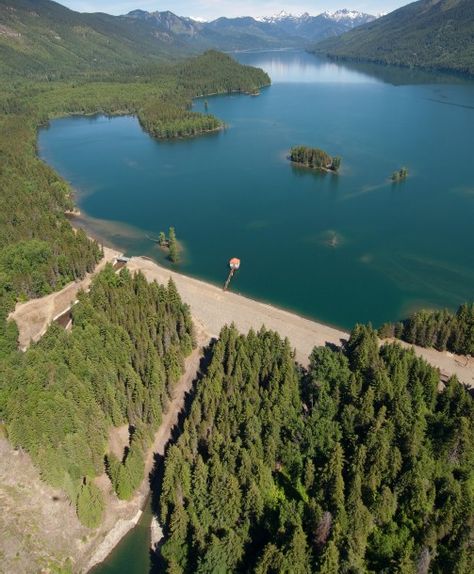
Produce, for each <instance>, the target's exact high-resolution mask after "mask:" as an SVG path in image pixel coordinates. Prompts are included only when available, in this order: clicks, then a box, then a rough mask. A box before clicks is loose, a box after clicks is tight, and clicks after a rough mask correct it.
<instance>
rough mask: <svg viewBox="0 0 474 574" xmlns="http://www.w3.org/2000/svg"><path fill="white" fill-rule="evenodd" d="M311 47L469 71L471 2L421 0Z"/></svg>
mask: <svg viewBox="0 0 474 574" xmlns="http://www.w3.org/2000/svg"><path fill="white" fill-rule="evenodd" d="M313 51H315V52H318V53H325V54H327V55H329V56H331V57H335V58H341V59H352V60H367V61H372V62H381V63H385V64H395V65H401V66H410V67H422V68H432V69H438V70H446V71H454V72H460V73H465V74H470V75H474V2H473V1H472V0H420V1H419V2H414V3H413V4H409V5H408V6H404V7H403V8H400V9H399V10H395V12H392V13H391V14H388V15H387V16H385V17H383V18H380V19H379V20H376V21H374V22H371V23H369V24H366V25H364V26H360V27H359V28H356V29H354V30H352V31H351V32H348V33H347V34H344V35H342V36H340V37H338V38H331V39H329V40H325V41H323V42H320V43H318V44H317V45H316V47H315V48H314V49H313Z"/></svg>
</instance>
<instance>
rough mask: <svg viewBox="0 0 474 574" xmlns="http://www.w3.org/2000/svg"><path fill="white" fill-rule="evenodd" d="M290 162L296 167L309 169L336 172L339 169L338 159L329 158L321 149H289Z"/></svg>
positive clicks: (301, 147) (304, 147)
mask: <svg viewBox="0 0 474 574" xmlns="http://www.w3.org/2000/svg"><path fill="white" fill-rule="evenodd" d="M290 160H291V161H292V162H293V163H295V164H296V165H301V166H303V167H309V168H311V169H319V170H329V171H334V172H337V171H338V170H339V168H340V167H341V158H340V157H331V156H330V155H329V154H328V153H327V152H325V151H324V150H322V149H319V148H314V147H308V146H303V145H300V146H295V147H292V148H291V150H290Z"/></svg>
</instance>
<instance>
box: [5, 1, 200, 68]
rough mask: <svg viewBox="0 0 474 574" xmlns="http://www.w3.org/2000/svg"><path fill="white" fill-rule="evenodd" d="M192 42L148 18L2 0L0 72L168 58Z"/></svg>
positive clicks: (126, 64) (117, 64)
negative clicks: (172, 34)
mask: <svg viewBox="0 0 474 574" xmlns="http://www.w3.org/2000/svg"><path fill="white" fill-rule="evenodd" d="M185 51H188V52H189V48H188V49H185V47H184V45H183V44H182V43H180V42H179V41H177V40H175V39H171V38H170V37H169V35H166V34H160V32H159V31H157V30H156V28H155V27H154V26H153V25H152V24H150V23H149V22H147V21H141V20H133V19H131V18H125V17H116V16H109V15H107V14H80V13H78V12H74V11H72V10H69V9H68V8H65V7H64V6H61V5H60V4H57V3H56V2H52V1H50V0H0V72H3V73H17V72H18V70H22V72H23V74H25V75H30V76H32V75H38V74H44V75H47V76H48V77H51V76H54V77H60V76H61V75H65V74H70V73H81V72H88V73H89V72H91V71H92V72H93V71H104V70H107V69H117V68H122V69H123V68H128V67H131V66H136V65H139V64H142V63H147V62H156V61H159V62H161V61H163V60H165V59H166V60H169V59H170V57H173V56H176V55H179V54H180V53H183V52H185Z"/></svg>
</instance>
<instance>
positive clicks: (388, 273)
mask: <svg viewBox="0 0 474 574" xmlns="http://www.w3.org/2000/svg"><path fill="white" fill-rule="evenodd" d="M238 58H239V60H240V61H242V62H243V63H248V64H252V65H256V66H260V67H262V68H264V69H265V70H267V71H268V72H269V74H270V75H271V77H272V80H273V85H272V86H271V87H269V88H266V89H264V90H262V93H261V95H260V96H259V97H249V96H243V95H242V96H238V95H231V96H218V97H212V98H208V102H209V112H210V113H213V114H215V115H217V116H218V117H220V118H222V119H223V120H224V121H225V122H226V124H227V129H226V130H225V131H223V132H222V133H219V134H215V135H209V136H205V137H201V138H198V139H192V140H183V141H175V142H157V141H154V140H153V139H151V138H150V137H149V136H148V135H147V134H146V133H144V132H143V131H142V130H141V128H140V126H139V124H138V122H137V120H136V119H135V118H132V117H119V118H112V119H109V118H106V117H102V116H98V117H94V118H91V117H88V118H81V117H73V118H66V119H59V120H55V121H53V122H52V123H51V125H50V126H49V127H48V128H47V129H43V130H42V131H41V132H40V134H39V151H40V155H41V157H42V158H44V160H45V161H47V162H48V163H49V164H50V165H52V166H53V167H54V168H55V169H56V170H57V171H58V172H59V173H60V174H61V175H62V176H63V177H65V178H66V179H67V180H68V181H70V182H71V184H72V185H73V187H74V188H75V189H76V201H77V204H78V206H79V208H80V209H81V211H82V212H83V214H85V216H84V218H83V220H82V224H83V225H84V226H85V227H86V229H88V230H89V231H90V232H91V233H93V234H95V235H96V236H98V237H101V238H103V239H104V240H106V241H107V242H110V243H112V244H114V245H116V246H118V247H120V248H122V249H123V250H124V251H126V253H127V254H129V255H133V254H145V255H148V256H150V257H154V258H156V259H157V260H158V261H159V262H160V263H162V264H164V265H169V264H168V263H167V262H166V259H165V258H164V255H163V254H162V253H161V252H160V250H159V249H157V248H156V247H155V245H154V244H153V242H152V241H150V240H149V239H148V238H147V236H152V237H156V236H157V235H158V233H159V232H160V231H161V230H166V229H167V228H168V227H169V226H171V225H172V226H175V227H176V230H177V233H178V237H179V239H180V240H181V241H182V243H183V246H184V248H185V251H184V258H183V261H182V263H181V264H180V265H179V266H178V269H179V270H180V271H182V272H183V273H186V274H189V275H194V276H197V277H199V278H202V279H205V280H208V281H211V282H213V283H216V284H222V283H223V282H224V280H225V278H226V276H227V262H228V260H229V258H230V257H233V256H237V257H240V258H241V260H242V267H241V270H240V271H239V273H238V275H237V276H236V278H235V279H234V281H233V283H232V289H234V290H237V291H240V292H242V293H243V294H247V295H250V296H252V297H256V298H259V299H263V300H266V301H269V302H272V303H275V304H277V305H280V306H283V307H287V308H289V309H293V310H295V311H297V312H299V313H301V314H304V315H307V316H310V317H313V318H315V319H318V320H321V321H324V322H327V323H331V324H335V325H338V326H341V327H344V328H350V327H351V326H352V325H353V324H354V323H355V322H366V321H372V322H373V323H374V324H376V325H379V324H380V323H382V322H384V321H387V320H396V319H399V318H402V317H405V316H406V315H407V314H408V313H410V312H411V311H413V310H414V309H418V308H420V307H423V306H429V307H444V306H447V307H449V308H452V309H454V308H455V307H456V306H457V305H459V304H460V303H462V302H464V301H466V300H472V298H473V287H474V237H473V216H474V176H473V171H472V162H473V160H474V157H473V151H474V135H473V134H474V83H472V82H467V81H462V80H459V79H456V78H452V77H448V76H442V75H438V76H437V75H433V74H428V73H421V72H413V71H409V70H401V69H393V68H387V67H377V66H369V65H359V66H348V65H342V64H334V63H330V62H327V61H325V60H321V59H318V58H316V57H315V56H312V55H309V54H305V53H298V52H272V53H247V54H239V55H238ZM194 109H195V110H199V111H204V102H203V100H197V101H196V102H195V103H194ZM297 144H305V145H310V146H315V147H321V148H323V149H325V150H326V151H328V152H329V153H330V154H331V155H340V156H341V157H342V158H343V163H342V170H341V173H340V174H339V175H337V176H336V175H332V174H318V173H314V172H310V171H308V170H301V169H297V168H294V167H292V165H291V164H290V163H289V161H288V159H287V154H288V151H289V148H290V147H291V146H293V145H297ZM402 166H407V167H408V169H409V173H410V175H409V178H408V179H407V180H406V181H404V182H402V183H400V184H397V185H394V184H392V183H391V181H390V175H391V173H392V172H393V171H394V170H396V169H398V168H400V167H402ZM149 520H150V515H149V512H148V513H147V514H146V515H145V516H144V517H143V519H142V521H141V522H140V525H139V526H138V527H137V528H135V529H134V530H132V531H131V532H130V533H129V535H128V536H127V537H125V539H124V540H123V541H122V542H121V544H119V546H118V547H117V549H116V550H115V551H114V552H113V553H112V555H111V556H110V557H109V559H108V560H107V561H106V562H105V563H104V564H103V565H102V566H100V567H99V568H97V569H96V570H94V572H95V573H96V574H121V573H125V572H127V573H133V574H145V573H147V572H148V571H149V568H150V562H149V551H148V546H149V531H148V524H149Z"/></svg>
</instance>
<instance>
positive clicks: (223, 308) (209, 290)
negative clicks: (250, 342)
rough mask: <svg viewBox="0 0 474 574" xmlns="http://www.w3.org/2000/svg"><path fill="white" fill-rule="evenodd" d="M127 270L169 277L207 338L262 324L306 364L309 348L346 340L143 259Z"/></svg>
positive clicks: (344, 335) (156, 277) (164, 279)
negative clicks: (230, 327)
mask: <svg viewBox="0 0 474 574" xmlns="http://www.w3.org/2000/svg"><path fill="white" fill-rule="evenodd" d="M128 268H129V269H130V271H132V272H134V271H141V272H142V273H143V274H144V275H145V277H146V278H147V279H148V280H149V281H153V280H156V281H158V283H167V282H168V280H169V279H170V278H172V279H173V281H174V282H175V283H176V286H177V288H178V291H179V293H180V295H181V298H182V299H183V301H184V302H185V303H187V304H188V305H189V306H190V307H191V314H192V316H193V318H194V320H195V322H196V323H197V324H198V325H200V326H202V328H203V330H204V331H205V332H206V333H207V334H208V335H209V337H217V336H218V335H219V333H220V331H221V329H222V327H224V325H229V324H230V323H234V324H235V325H236V327H237V328H238V329H239V331H240V332H242V333H247V332H248V331H249V330H250V329H254V330H259V329H260V328H261V326H262V325H265V327H266V328H267V329H272V330H274V331H276V332H277V333H279V334H280V335H281V336H282V337H288V339H289V340H290V342H291V345H292V347H294V348H295V350H296V360H297V361H298V362H300V363H301V364H304V365H306V364H307V362H308V356H309V354H310V353H311V351H312V349H313V348H314V347H315V346H318V345H325V344H326V343H331V344H334V345H340V344H341V340H346V339H347V338H348V336H349V335H348V333H346V332H344V331H341V330H339V329H336V328H334V327H329V326H327V325H323V324H322V323H316V322H315V321H311V320H310V319H306V318H304V317H300V316H298V315H296V314H294V313H290V312H288V311H285V310H284V309H279V308H277V307H274V306H273V305H269V304H266V303H261V302H259V301H256V300H254V299H250V298H248V297H244V296H243V295H238V294H236V293H232V291H226V292H224V291H223V290H222V289H221V288H220V287H216V286H215V285H212V284H210V283H206V282H205V281H201V280H200V279H194V278H193V277H188V276H187V275H182V274H181V273H177V272H176V271H173V270H171V269H167V268H165V267H162V266H161V265H158V264H157V263H155V262H154V261H152V260H151V259H148V258H146V257H133V258H132V259H131V260H130V262H129V264H128Z"/></svg>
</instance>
